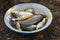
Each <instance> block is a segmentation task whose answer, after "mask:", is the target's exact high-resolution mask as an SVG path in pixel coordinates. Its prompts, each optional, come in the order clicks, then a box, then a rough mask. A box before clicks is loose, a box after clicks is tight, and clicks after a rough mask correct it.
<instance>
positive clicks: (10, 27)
mask: <svg viewBox="0 0 60 40" xmlns="http://www.w3.org/2000/svg"><path fill="white" fill-rule="evenodd" d="M23 4H37V5H41V4H38V3H22V5H23ZM17 5H21V4H17ZM14 6H16V5H14ZM41 6H43V7H45V6H44V5H41ZM45 8H46V9H48V8H47V7H45ZM8 10H9V9H8ZM48 10H49V9H48ZM7 12H8V11H7ZM7 12H6V13H7ZM49 12H50V14H51V20H50V23H48V25H46V26H44V27H42V28H41V29H38V30H34V31H19V30H17V29H15V28H14V29H13V28H12V26H10V25H9V24H8V23H7V22H6V20H5V18H6V13H5V15H4V22H5V25H6V26H7V27H8V28H9V29H11V30H12V31H15V32H18V33H36V32H39V31H42V30H44V29H46V28H47V27H49V25H50V24H51V23H52V20H53V15H52V12H51V11H50V10H49Z"/></svg>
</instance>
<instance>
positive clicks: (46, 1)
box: [0, 0, 60, 40]
mask: <svg viewBox="0 0 60 40" xmlns="http://www.w3.org/2000/svg"><path fill="white" fill-rule="evenodd" d="M31 2H35V3H39V4H42V5H45V6H46V7H48V8H49V9H50V10H51V12H52V14H53V21H52V23H51V25H50V26H49V27H48V28H47V29H45V30H43V31H41V32H39V33H36V34H34V35H31V36H28V37H26V36H24V35H21V34H19V33H16V32H14V31H12V30H10V29H9V28H7V27H6V25H5V23H4V15H5V12H6V11H7V10H8V9H9V8H10V7H12V6H13V5H15V4H19V3H22V2H20V1H16V0H0V40H60V0H34V1H31Z"/></svg>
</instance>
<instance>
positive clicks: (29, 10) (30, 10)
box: [25, 8, 34, 13]
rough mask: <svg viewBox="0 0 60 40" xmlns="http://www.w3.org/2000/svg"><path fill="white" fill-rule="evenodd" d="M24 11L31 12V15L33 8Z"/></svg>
mask: <svg viewBox="0 0 60 40" xmlns="http://www.w3.org/2000/svg"><path fill="white" fill-rule="evenodd" d="M25 11H26V12H31V13H32V12H33V11H34V9H33V8H29V9H25Z"/></svg>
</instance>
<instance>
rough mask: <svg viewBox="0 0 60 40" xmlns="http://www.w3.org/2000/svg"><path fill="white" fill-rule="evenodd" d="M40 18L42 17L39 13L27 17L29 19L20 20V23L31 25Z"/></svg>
mask: <svg viewBox="0 0 60 40" xmlns="http://www.w3.org/2000/svg"><path fill="white" fill-rule="evenodd" d="M41 19H42V16H41V15H35V16H33V17H32V18H29V19H27V20H24V21H20V24H22V25H26V26H29V25H33V24H35V23H37V22H38V21H40V20H41Z"/></svg>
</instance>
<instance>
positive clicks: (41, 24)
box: [36, 18, 46, 29]
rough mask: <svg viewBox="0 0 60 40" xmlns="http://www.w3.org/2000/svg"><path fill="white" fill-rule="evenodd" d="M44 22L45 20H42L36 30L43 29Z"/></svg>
mask: <svg viewBox="0 0 60 40" xmlns="http://www.w3.org/2000/svg"><path fill="white" fill-rule="evenodd" d="M45 22H46V18H44V19H43V20H42V21H41V22H39V23H38V24H37V27H36V29H39V28H41V27H43V26H44V24H45Z"/></svg>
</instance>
